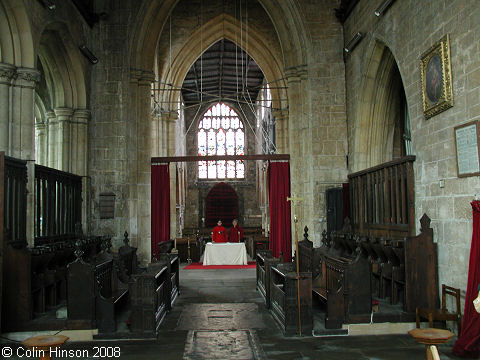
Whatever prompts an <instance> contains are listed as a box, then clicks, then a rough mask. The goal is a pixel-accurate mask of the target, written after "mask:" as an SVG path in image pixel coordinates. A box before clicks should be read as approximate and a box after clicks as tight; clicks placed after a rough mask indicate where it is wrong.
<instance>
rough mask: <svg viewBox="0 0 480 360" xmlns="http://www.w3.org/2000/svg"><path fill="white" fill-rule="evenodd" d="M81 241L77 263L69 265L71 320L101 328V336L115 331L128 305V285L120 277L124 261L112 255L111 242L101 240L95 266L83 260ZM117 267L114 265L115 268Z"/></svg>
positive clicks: (69, 317) (77, 245)
mask: <svg viewBox="0 0 480 360" xmlns="http://www.w3.org/2000/svg"><path fill="white" fill-rule="evenodd" d="M83 245H84V243H83V242H82V240H77V243H76V249H75V255H76V257H77V259H76V260H75V261H74V262H72V263H70V264H69V265H68V291H67V308H68V319H69V320H70V321H73V322H75V323H77V324H79V323H80V324H82V323H83V326H84V327H86V328H92V327H98V329H99V331H100V332H101V333H112V332H115V330H116V317H117V313H118V312H119V310H120V309H121V308H122V307H123V305H125V304H126V303H127V302H128V283H125V282H123V281H122V280H121V278H120V277H119V276H118V270H119V268H120V266H121V265H120V264H122V263H124V260H125V259H121V258H119V255H118V254H117V255H116V256H115V260H114V256H113V255H112V254H111V253H109V251H108V250H109V248H110V246H111V244H110V239H109V238H103V239H102V245H101V247H102V250H101V251H100V253H99V254H97V256H96V257H95V258H94V260H93V262H86V261H85V260H84V259H83V249H82V247H83ZM114 263H115V265H114Z"/></svg>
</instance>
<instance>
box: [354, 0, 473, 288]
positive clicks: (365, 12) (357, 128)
mask: <svg viewBox="0 0 480 360" xmlns="http://www.w3.org/2000/svg"><path fill="white" fill-rule="evenodd" d="M379 4H380V0H378V1H369V0H361V1H360V2H359V3H358V5H357V6H356V7H355V9H354V11H353V12H352V14H351V15H350V16H349V17H348V19H347V21H346V23H345V42H348V41H349V40H350V39H351V37H352V36H353V34H355V33H356V32H362V33H364V34H365V37H364V39H363V40H362V41H361V43H360V44H359V45H358V46H357V47H356V48H355V49H354V50H353V52H351V54H350V55H348V56H347V57H346V79H347V99H348V101H347V110H348V111H347V113H348V127H349V138H348V139H349V144H350V149H351V150H350V153H349V155H350V159H351V160H352V161H351V162H350V169H349V170H350V171H356V170H360V169H361V168H362V167H364V166H368V165H374V164H369V163H368V157H363V158H362V156H363V155H362V154H361V152H357V153H355V152H352V149H357V148H359V147H358V146H357V145H358V144H360V143H362V142H363V144H364V145H366V148H367V149H368V147H369V146H373V144H365V143H366V142H367V141H368V140H367V139H366V138H365V137H364V136H363V135H360V134H362V127H365V126H369V125H368V124H366V123H365V122H362V119H361V116H360V115H359V114H361V113H362V111H363V109H362V107H363V106H364V99H365V97H364V96H362V95H365V92H368V91H369V89H368V87H367V86H365V84H367V83H368V79H367V78H368V76H369V71H368V70H369V68H370V67H371V66H373V65H372V64H373V63H374V62H375V61H376V59H375V52H376V51H377V50H376V49H378V47H382V46H386V47H388V49H389V50H390V51H391V53H392V54H393V56H394V58H395V61H396V63H397V65H398V68H399V71H400V74H401V77H402V81H403V86H404V89H405V94H406V99H407V105H408V111H409V114H410V123H411V130H412V145H413V154H414V155H415V156H416V161H415V165H414V169H415V211H416V219H417V220H418V219H419V218H420V217H421V216H422V214H423V213H427V215H428V216H430V217H431V218H432V226H433V229H434V236H435V241H436V242H438V264H439V282H440V284H442V283H446V284H448V285H451V286H455V287H460V288H461V289H462V290H465V289H466V283H467V269H468V259H469V249H470V243H471V236H472V212H471V207H470V201H471V200H472V199H473V196H474V194H475V193H478V192H479V191H480V180H479V177H478V176H474V177H467V178H458V177H457V170H456V155H455V143H454V132H453V128H454V127H455V126H457V125H460V124H464V123H467V122H470V121H472V120H478V119H479V118H480V91H479V90H480V89H479V87H480V56H479V55H480V46H479V41H478V40H479V38H480V23H479V22H478V20H477V19H478V17H479V16H480V7H479V6H478V2H477V1H474V0H452V1H428V0H422V1H416V0H404V1H396V2H395V3H394V4H393V5H392V6H391V8H390V9H389V10H388V11H387V12H386V14H384V15H383V16H381V17H376V16H375V15H374V10H375V9H376V7H377V6H378V5H379ZM446 34H450V46H451V49H450V50H451V65H452V77H453V96H454V106H453V108H450V109H448V110H446V111H444V112H442V113H440V114H438V115H436V116H434V117H432V118H430V119H428V120H426V119H425V117H424V115H423V105H422V90H421V73H420V58H421V55H422V54H423V53H424V52H425V51H427V50H428V49H429V48H430V47H431V46H432V45H434V44H435V43H436V42H437V41H439V40H440V39H441V38H442V37H443V36H444V35H446ZM367 95H368V94H367ZM374 130H375V129H373V128H371V129H370V131H374ZM440 180H443V181H444V183H445V186H444V187H441V186H440ZM418 227H419V224H418V222H417V229H418Z"/></svg>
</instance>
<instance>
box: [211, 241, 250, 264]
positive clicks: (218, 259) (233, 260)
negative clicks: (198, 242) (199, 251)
mask: <svg viewBox="0 0 480 360" xmlns="http://www.w3.org/2000/svg"><path fill="white" fill-rule="evenodd" d="M247 264H248V262H247V249H246V248H245V244H244V243H216V244H213V243H207V245H205V253H204V257H203V265H247Z"/></svg>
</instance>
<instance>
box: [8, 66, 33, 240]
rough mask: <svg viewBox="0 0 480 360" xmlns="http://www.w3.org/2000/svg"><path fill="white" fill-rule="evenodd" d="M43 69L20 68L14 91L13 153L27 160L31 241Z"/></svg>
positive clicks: (30, 238)
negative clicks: (36, 106) (37, 106)
mask: <svg viewBox="0 0 480 360" xmlns="http://www.w3.org/2000/svg"><path fill="white" fill-rule="evenodd" d="M39 79H40V72H39V71H38V70H36V69H31V68H17V77H16V79H15V81H14V84H13V89H12V90H13V91H12V100H13V106H12V108H11V109H12V111H11V114H12V118H11V119H12V121H11V124H12V127H11V128H10V131H11V137H10V141H11V142H10V148H11V155H12V156H14V157H16V158H20V159H24V160H27V179H28V182H27V225H26V226H27V243H28V244H29V246H33V244H34V236H35V234H34V216H33V214H34V213H35V212H34V209H35V203H34V199H35V186H34V185H35V120H34V119H35V113H34V96H35V94H34V91H35V85H36V83H37V82H38V80H39Z"/></svg>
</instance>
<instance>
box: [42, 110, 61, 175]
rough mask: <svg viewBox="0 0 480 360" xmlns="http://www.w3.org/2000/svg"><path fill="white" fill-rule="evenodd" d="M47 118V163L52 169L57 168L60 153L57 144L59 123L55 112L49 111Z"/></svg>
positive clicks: (46, 114)
mask: <svg viewBox="0 0 480 360" xmlns="http://www.w3.org/2000/svg"><path fill="white" fill-rule="evenodd" d="M45 117H46V119H47V163H46V166H48V167H51V168H56V167H57V159H58V155H57V151H58V144H57V139H58V137H57V130H58V126H57V125H58V123H57V118H56V116H55V112H54V111H47V112H46V113H45Z"/></svg>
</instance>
